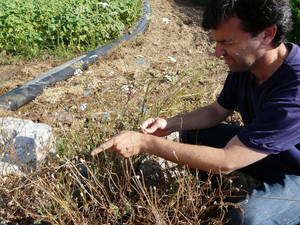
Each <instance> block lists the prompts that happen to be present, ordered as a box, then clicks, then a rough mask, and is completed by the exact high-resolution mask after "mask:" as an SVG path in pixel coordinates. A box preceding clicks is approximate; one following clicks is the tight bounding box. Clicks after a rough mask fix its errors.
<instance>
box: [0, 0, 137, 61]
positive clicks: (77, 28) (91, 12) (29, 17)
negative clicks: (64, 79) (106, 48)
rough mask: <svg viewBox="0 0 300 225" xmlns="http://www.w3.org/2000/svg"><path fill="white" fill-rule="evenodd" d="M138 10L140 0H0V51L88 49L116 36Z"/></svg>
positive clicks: (30, 52)
mask: <svg viewBox="0 0 300 225" xmlns="http://www.w3.org/2000/svg"><path fill="white" fill-rule="evenodd" d="M140 12H141V0H134V1H130V0H111V1H108V0H103V1H100V2H99V1H97V0H90V1H86V0H61V1H58V0H11V1H8V0H4V1H0V52H3V51H6V52H7V53H9V54H13V55H20V54H21V55H25V56H37V55H39V54H41V53H42V52H45V51H52V50H57V49H58V48H62V49H67V50H70V51H84V50H89V49H92V48H95V47H98V46H100V45H103V44H104V43H106V42H108V41H110V40H112V39H116V38H118V37H119V36H120V35H121V34H122V33H123V32H124V30H125V29H126V28H127V27H128V26H130V25H131V24H132V23H133V22H134V21H136V20H137V18H138V17H139V14H140Z"/></svg>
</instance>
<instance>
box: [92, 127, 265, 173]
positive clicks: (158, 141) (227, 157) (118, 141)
mask: <svg viewBox="0 0 300 225" xmlns="http://www.w3.org/2000/svg"><path fill="white" fill-rule="evenodd" d="M105 150H107V151H110V152H116V153H117V154H120V155H122V156H123V157H130V156H133V155H136V154H139V153H150V154H153V155H157V156H160V157H162V158H165V159H166V160H170V161H173V162H175V163H178V164H182V165H188V166H189V167H192V168H197V169H200V170H203V171H212V172H214V173H222V174H228V173H230V172H232V171H234V170H237V169H240V168H242V167H245V166H247V165H250V164H252V163H254V162H256V161H258V160H261V159H263V158H264V157H266V156H267V154H264V153H261V152H256V151H254V150H252V149H250V148H248V147H246V146H245V145H244V144H243V143H242V142H241V141H240V140H239V139H238V137H237V136H235V137H233V139H232V140H231V141H230V142H229V143H228V144H227V145H226V146H225V147H224V148H213V147H208V146H201V145H190V144H183V143H177V142H172V141H168V140H166V139H164V138H160V137H156V136H153V135H146V134H141V133H138V132H132V131H131V132H130V131H127V132H122V133H121V134H119V135H117V136H115V137H113V138H112V139H110V140H109V141H107V142H105V143H103V144H102V145H101V146H100V147H98V148H97V149H95V150H94V151H93V152H92V155H96V154H98V153H100V152H102V151H105Z"/></svg>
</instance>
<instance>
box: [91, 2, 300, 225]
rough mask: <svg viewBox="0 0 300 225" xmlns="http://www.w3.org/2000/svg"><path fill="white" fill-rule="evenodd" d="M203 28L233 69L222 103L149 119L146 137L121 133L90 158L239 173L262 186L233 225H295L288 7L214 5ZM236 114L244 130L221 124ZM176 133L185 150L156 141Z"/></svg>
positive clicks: (295, 141) (297, 79)
mask: <svg viewBox="0 0 300 225" xmlns="http://www.w3.org/2000/svg"><path fill="white" fill-rule="evenodd" d="M203 27H204V29H206V30H210V31H211V34H212V36H213V38H214V40H215V41H216V49H215V55H216V57H223V58H224V60H225V63H226V64H227V65H228V67H229V69H230V72H229V74H228V77H227V79H226V82H225V84H224V88H223V90H222V92H221V94H220V96H219V98H218V99H217V101H216V102H214V103H212V104H211V105H208V106H206V107H203V108H199V109H196V110H195V111H192V112H189V113H186V114H183V115H177V116H175V117H172V118H168V119H162V118H156V119H153V118H149V119H147V120H146V121H144V122H143V124H142V126H141V128H142V133H138V132H122V133H121V134H119V135H118V136H115V137H113V138H112V139H111V140H109V141H107V142H106V143H104V144H102V145H101V146H100V147H99V148H97V149H95V150H94V151H93V152H92V154H93V155H95V154H97V153H99V152H101V151H103V150H108V151H111V152H116V153H118V154H120V155H122V156H124V157H130V156H132V155H135V154H139V153H150V154H154V155H157V156H160V157H163V158H165V159H167V160H171V161H173V162H177V163H180V164H185V165H188V166H190V167H193V168H197V169H199V170H203V171H213V172H215V173H221V174H229V173H231V172H232V171H235V170H239V171H242V172H243V173H245V174H248V175H250V176H251V177H255V178H256V179H258V180H260V181H261V182H262V184H261V185H260V186H258V187H255V188H254V190H253V191H252V192H251V193H249V195H247V196H246V197H245V198H247V203H246V204H243V205H241V209H242V211H243V212H244V214H243V215H242V214H241V213H240V211H241V210H237V209H235V208H230V209H229V213H228V216H229V217H230V218H231V221H230V224H241V223H242V221H243V220H244V224H259V225H263V224H268V225H272V224H280V225H283V224H298V223H300V213H299V212H300V172H299V171H300V49H299V47H298V46H297V45H295V44H292V43H286V42H285V39H286V36H287V34H288V32H289V31H290V29H291V12H290V8H289V1H288V0H209V1H208V3H207V6H206V10H205V13H204V16H203ZM236 109H237V110H239V112H240V114H241V116H242V119H243V122H244V126H243V127H238V126H234V125H226V124H222V123H220V122H222V121H224V120H225V119H226V117H227V116H228V115H230V114H231V113H232V112H233V110H236ZM174 131H182V132H181V141H182V142H184V143H175V142H171V141H168V140H165V139H162V138H159V137H157V136H166V135H168V134H170V133H172V132H174ZM149 134H150V135H149ZM240 200H241V201H242V200H244V199H240Z"/></svg>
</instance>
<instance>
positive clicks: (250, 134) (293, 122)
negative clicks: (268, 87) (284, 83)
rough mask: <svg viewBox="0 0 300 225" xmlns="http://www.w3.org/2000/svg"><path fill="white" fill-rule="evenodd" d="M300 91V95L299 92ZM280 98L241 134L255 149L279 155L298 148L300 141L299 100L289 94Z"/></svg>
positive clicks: (241, 139) (244, 142) (264, 106)
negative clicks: (296, 146)
mask: <svg viewBox="0 0 300 225" xmlns="http://www.w3.org/2000/svg"><path fill="white" fill-rule="evenodd" d="M297 92H298V95H299V90H297ZM286 93H288V92H286ZM295 94H297V93H295ZM288 95H291V93H289V94H288ZM277 96H280V97H274V98H272V99H271V100H269V101H267V102H266V103H265V104H264V105H263V107H262V109H261V111H260V112H259V113H258V115H257V116H256V118H255V119H254V120H253V121H252V122H251V123H250V124H248V125H246V126H244V127H243V128H242V129H241V130H240V131H239V133H238V134H237V135H238V137H239V139H240V141H241V142H243V144H245V145H246V146H248V147H249V148H251V149H253V150H256V151H260V152H264V153H268V154H278V153H280V152H281V151H285V150H289V149H292V148H294V147H295V145H297V144H298V143H299V141H300V102H299V99H297V98H295V97H293V98H291V96H285V93H279V94H278V95H277Z"/></svg>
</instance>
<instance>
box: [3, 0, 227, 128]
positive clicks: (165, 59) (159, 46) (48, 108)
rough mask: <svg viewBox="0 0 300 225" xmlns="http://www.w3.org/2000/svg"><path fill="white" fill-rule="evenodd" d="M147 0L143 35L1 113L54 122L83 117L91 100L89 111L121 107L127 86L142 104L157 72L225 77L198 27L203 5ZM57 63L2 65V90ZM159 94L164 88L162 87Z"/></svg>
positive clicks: (164, 75) (165, 75) (97, 112)
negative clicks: (15, 108)
mask: <svg viewBox="0 0 300 225" xmlns="http://www.w3.org/2000/svg"><path fill="white" fill-rule="evenodd" d="M149 2H150V6H151V20H150V24H149V29H148V31H147V32H146V33H145V34H144V35H141V36H139V37H138V38H135V39H134V40H132V41H129V42H127V43H124V44H122V45H121V46H120V47H118V48H117V49H115V50H114V51H113V52H112V53H111V54H110V55H109V56H108V57H106V58H101V59H99V60H98V62H97V63H96V64H94V65H92V66H90V68H88V70H87V71H85V72H84V73H83V74H81V75H80V76H74V77H73V78H71V79H69V80H67V81H64V82H60V83H59V84H56V85H55V86H54V87H51V88H48V89H47V90H45V91H44V92H43V94H42V95H41V96H39V97H38V98H36V99H35V100H34V101H33V102H31V103H29V104H28V105H26V106H24V107H22V108H20V109H19V110H18V111H16V112H2V114H4V113H5V114H9V115H13V116H17V117H22V118H28V119H32V120H35V121H42V122H47V123H50V124H52V123H54V122H57V120H64V121H65V120H74V118H78V119H79V120H81V119H82V118H83V117H86V116H87V115H86V114H85V113H86V111H85V108H87V107H92V106H91V105H93V109H90V110H89V111H88V112H89V115H90V116H91V115H92V114H95V115H100V114H101V112H106V111H109V110H117V109H116V108H118V107H119V108H118V109H120V107H123V106H124V104H123V103H124V101H125V102H126V101H128V99H127V100H126V98H125V97H124V96H123V95H124V94H122V93H123V92H122V91H124V90H125V91H126V89H128V90H127V91H129V92H130V94H131V97H132V98H137V100H136V102H137V103H136V104H140V102H141V99H139V97H137V95H138V93H143V92H142V90H143V89H145V87H146V86H145V85H146V84H147V82H148V81H149V79H151V78H153V77H154V78H159V77H161V78H165V79H169V78H170V77H171V78H172V76H177V75H178V74H181V73H183V72H185V71H188V73H189V74H190V76H191V77H192V76H194V75H196V74H199V73H200V72H203V70H204V69H206V70H209V73H206V79H211V80H212V81H214V82H215V81H216V79H217V81H222V80H223V79H224V74H225V72H226V68H225V67H224V65H223V63H222V62H221V61H219V60H216V59H215V57H214V48H213V43H212V41H211V39H210V37H209V35H208V33H207V32H205V31H203V30H202V28H201V26H200V25H201V16H202V11H203V8H202V7H201V6H199V5H196V4H194V3H191V2H190V1H188V0H177V1H174V0H150V1H149ZM58 64H59V62H55V61H53V60H51V59H49V60H47V61H46V62H42V63H23V64H21V65H15V66H10V67H8V66H4V67H3V66H2V67H0V79H1V83H2V84H1V87H0V94H3V93H4V92H7V91H8V90H10V89H12V87H13V86H16V85H21V84H22V83H24V82H26V81H28V80H30V79H32V78H33V77H35V76H38V75H39V74H41V73H43V72H45V71H47V70H49V69H50V68H52V67H53V66H57V65H58ZM171 78H170V79H171ZM162 85H163V84H162ZM158 88H159V87H158ZM129 89H130V90H129ZM218 90H219V87H218V88H217V89H216V90H213V91H212V92H213V94H216V93H218ZM139 91H141V92H139ZM166 91H167V90H166ZM158 94H162V93H160V92H159V90H158ZM116 95H118V97H116ZM127 98H128V94H127ZM120 103H122V104H121V105H122V106H120ZM132 107H138V106H137V105H133V106H132ZM71 112H72V113H71ZM0 116H1V114H0ZM80 118H81V119H80ZM72 126H73V122H72Z"/></svg>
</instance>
